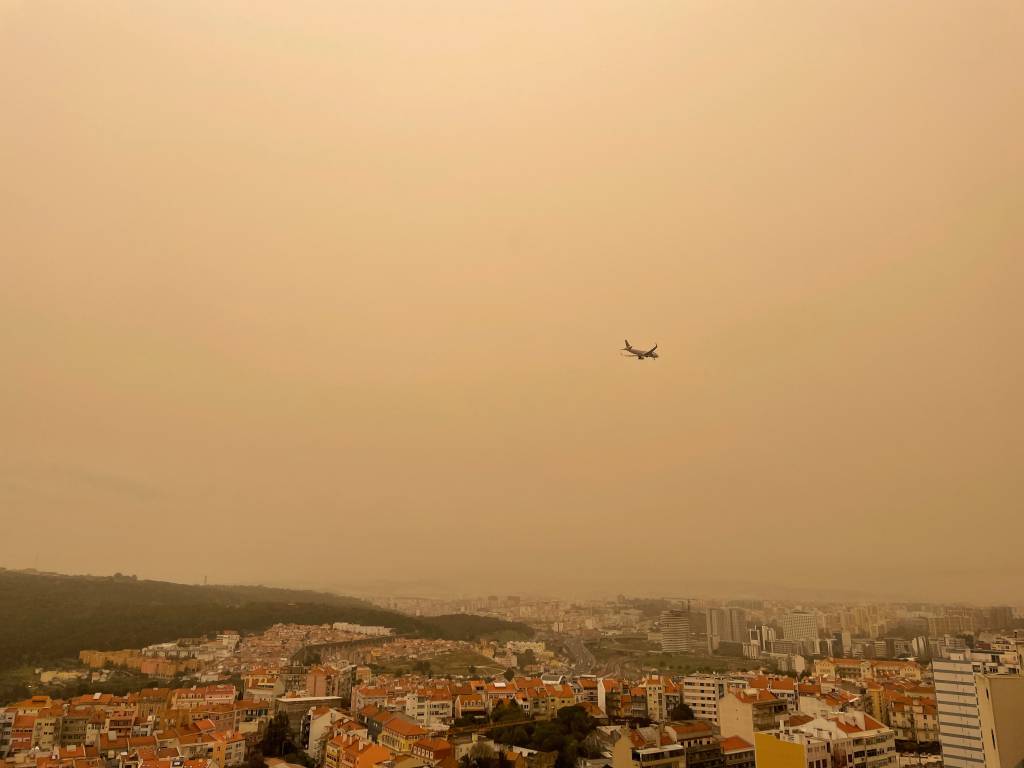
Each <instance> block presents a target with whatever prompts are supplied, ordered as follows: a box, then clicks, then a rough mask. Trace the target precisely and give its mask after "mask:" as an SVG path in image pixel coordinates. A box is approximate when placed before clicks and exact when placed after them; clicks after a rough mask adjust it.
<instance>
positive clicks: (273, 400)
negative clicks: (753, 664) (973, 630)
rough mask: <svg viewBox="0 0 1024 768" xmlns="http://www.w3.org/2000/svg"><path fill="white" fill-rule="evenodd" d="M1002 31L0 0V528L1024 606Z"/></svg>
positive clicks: (1021, 237) (1009, 23)
mask: <svg viewBox="0 0 1024 768" xmlns="http://www.w3.org/2000/svg"><path fill="white" fill-rule="evenodd" d="M1022 39H1024V4H1022V3H1020V2H1017V1H1016V0H1013V1H1007V2H983V1H982V2H967V0H963V1H962V2H941V1H936V2H826V1H825V0H821V1H819V2H796V1H795V0H794V1H792V2H765V0H756V1H755V0H751V1H750V2H719V1H718V0H714V1H712V0H707V1H705V2H686V1H684V0H671V1H668V0H666V1H656V0H644V1H640V2H638V1H637V0H621V1H618V2H611V1H610V0H586V2H560V1H558V0H536V1H534V0H525V1H524V0H517V1H516V2H511V1H509V2H490V1H487V0H483V1H481V0H444V1H442V2H431V3H428V2H414V1H412V0H407V1H406V2H389V1H388V0H365V1H363V2H340V1H339V0H323V1H322V2H319V1H314V0H288V1H287V2H280V1H275V2H271V1H270V0H266V1H258V0H251V1H249V2H242V1H241V0H221V1H219V2H209V0H202V1H199V0H194V1H187V0H151V1H149V2H138V1H137V0H117V1H115V0H94V1H93V2H71V1H70V0H69V1H68V2H52V1H51V0H23V1H18V0H0V265H2V268H0V349H2V350H3V362H2V366H0V430H2V431H0V435H2V438H0V523H2V524H0V565H6V566H8V567H28V566H31V565H32V564H33V562H35V561H36V558H37V557H38V563H39V566H40V567H41V568H47V569H52V570H62V571H74V572H94V573H110V572H112V571H115V570H117V571H123V572H132V573H138V574H139V575H140V576H150V577H156V578H171V579H177V580H185V581H197V580H200V579H201V578H202V577H203V575H207V576H208V577H209V579H210V581H211V582H213V581H261V582H264V583H288V584H306V585H311V586H323V587H332V588H336V589H339V590H342V591H346V590H357V589H363V590H365V589H367V588H370V587H373V586H375V585H382V584H386V585H388V586H389V587H390V588H393V589H399V590H401V591H405V592H415V591H423V592H425V591H429V590H433V591H439V590H444V589H448V590H451V591H456V592H474V591H479V590H486V591H500V592H506V593H517V592H522V593H526V592H531V591H532V592H552V593H558V592H561V593H567V594H585V593H589V594H597V593H602V592H609V593H612V594H614V593H617V592H645V593H654V594H670V595H688V594H704V593H708V592H712V591H717V592H730V591H732V592H735V593H744V594H748V593H752V592H756V591H758V590H759V589H762V588H764V589H767V588H768V587H775V586H783V587H808V588H811V589H819V588H820V589H822V590H831V589H837V590H838V589H843V590H850V591H855V592H867V593H873V594H893V595H909V596H922V597H930V598H949V599H972V600H979V601H983V600H992V601H1015V602H1016V601H1020V599H1021V592H1020V587H1021V583H1022V581H1024V556H1022V544H1024V509H1022V501H1024V489H1022V477H1024V472H1022V467H1024V450H1022V438H1021V430H1022V427H1024V416H1022V407H1021V383H1022V373H1024V364H1022V362H1021V349H1022V338H1021V337H1022V330H1024V309H1022V298H1021V278H1022V268H1021V263H1020V262H1021V257H1022V254H1024V215H1022V214H1024V211H1022V207H1024V141H1022V137H1024V85H1022V83H1024V46H1022V45H1021V42H1020V41H1021V40H1022ZM624 337H628V338H629V340H630V341H632V342H634V343H636V344H639V345H646V344H653V343H654V342H657V343H659V344H660V345H661V346H660V347H659V351H660V352H662V358H661V359H660V360H658V361H645V362H642V363H638V362H635V361H632V360H626V359H623V358H620V357H619V356H618V352H617V350H618V348H619V347H621V346H622V340H623V338H624Z"/></svg>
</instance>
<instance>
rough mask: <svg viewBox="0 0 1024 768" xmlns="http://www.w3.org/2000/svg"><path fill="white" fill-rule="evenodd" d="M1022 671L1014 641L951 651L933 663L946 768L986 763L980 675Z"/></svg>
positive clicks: (970, 766) (971, 767)
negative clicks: (979, 691) (979, 684)
mask: <svg viewBox="0 0 1024 768" xmlns="http://www.w3.org/2000/svg"><path fill="white" fill-rule="evenodd" d="M1020 672H1021V664H1020V655H1019V654H1018V653H1017V651H1016V647H1015V646H1014V645H1013V644H1012V642H1007V643H998V642H997V643H994V644H993V645H992V646H991V647H989V648H977V649H975V650H965V651H951V652H950V655H949V658H946V659H935V660H934V661H933V662H932V675H933V677H934V679H935V700H936V705H937V709H938V716H939V741H940V742H941V743H942V761H943V765H944V766H945V768H978V766H981V765H984V764H985V738H986V734H984V733H983V731H982V728H981V714H980V711H979V699H978V687H977V676H979V675H981V676H1008V675H1010V676H1019V675H1020ZM989 738H990V739H991V737H990V736H989Z"/></svg>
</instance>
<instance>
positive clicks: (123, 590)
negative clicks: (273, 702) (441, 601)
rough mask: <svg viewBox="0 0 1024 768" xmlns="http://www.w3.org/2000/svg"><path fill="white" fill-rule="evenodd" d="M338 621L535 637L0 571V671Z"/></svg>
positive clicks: (127, 582)
mask: <svg viewBox="0 0 1024 768" xmlns="http://www.w3.org/2000/svg"><path fill="white" fill-rule="evenodd" d="M335 621H349V622H354V623H357V624H371V625H383V626H388V627H394V628H395V629H396V631H398V632H401V633H405V634H411V635H416V636H421V637H430V638H444V639H451V640H475V639H477V638H479V637H483V636H495V635H504V636H510V637H511V636H515V637H527V636H529V635H531V634H532V630H531V629H530V628H529V627H527V626H526V625H525V624H518V623H512V622H506V621H502V620H500V619H494V618H489V617H484V616H472V615H463V614H459V615H453V616H432V617H429V618H418V617H413V616H408V615H406V614H403V613H397V612H395V611H389V610H385V609H382V608H377V607H376V606H374V605H371V604H370V603H368V602H366V601H364V600H359V599H357V598H353V597H344V596H341V595H334V594H330V593H326V592H312V591H307V590H293V589H279V588H276V587H262V586H192V585H188V584H174V583H172V582H166V581H147V580H137V579H135V578H134V577H131V576H106V577H103V576H65V575H61V574H52V573H37V572H34V571H10V570H4V569H0V670H3V669H11V668H14V667H18V666H22V665H26V664H39V663H42V662H46V661H52V660H56V659H61V658H69V657H76V656H77V655H78V652H79V651H80V650H81V649H83V648H95V649H98V650H111V649H119V648H140V647H142V646H144V645H150V644H152V643H158V642H164V641H167V640H173V639H175V638H178V637H192V636H196V635H203V634H208V633H212V632H216V631H218V630H221V629H236V630H239V631H240V632H255V631H261V630H263V629H266V628H267V627H269V626H271V625H272V624H275V623H277V622H294V623H299V624H324V623H329V622H335Z"/></svg>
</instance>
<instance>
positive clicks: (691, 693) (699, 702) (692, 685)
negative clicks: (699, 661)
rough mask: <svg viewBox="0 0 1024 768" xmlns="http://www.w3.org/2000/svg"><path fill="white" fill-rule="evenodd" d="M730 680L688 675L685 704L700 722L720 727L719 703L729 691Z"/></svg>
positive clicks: (683, 685) (713, 676)
mask: <svg viewBox="0 0 1024 768" xmlns="http://www.w3.org/2000/svg"><path fill="white" fill-rule="evenodd" d="M728 685H729V681H728V678H725V677H722V676H721V675H687V676H686V677H684V678H683V684H682V689H683V703H684V704H686V705H687V706H688V707H689V708H690V709H692V710H693V716H694V717H696V718H697V719H698V720H707V721H708V722H710V723H714V724H715V725H718V701H719V699H721V698H722V697H723V696H725V692H726V690H727V689H728Z"/></svg>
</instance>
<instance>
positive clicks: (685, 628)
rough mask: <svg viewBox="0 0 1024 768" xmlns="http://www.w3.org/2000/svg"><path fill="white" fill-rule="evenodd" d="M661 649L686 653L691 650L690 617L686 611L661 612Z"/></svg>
mask: <svg viewBox="0 0 1024 768" xmlns="http://www.w3.org/2000/svg"><path fill="white" fill-rule="evenodd" d="M660 625H661V650H662V651H664V652H665V653H685V652H686V651H689V650H690V617H689V616H688V615H687V614H686V612H685V611H662V612H661V622H660Z"/></svg>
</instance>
